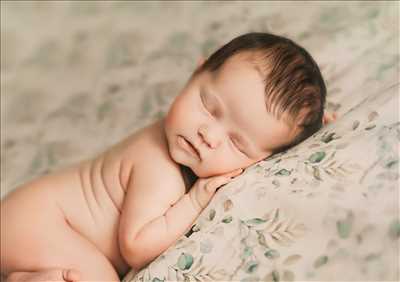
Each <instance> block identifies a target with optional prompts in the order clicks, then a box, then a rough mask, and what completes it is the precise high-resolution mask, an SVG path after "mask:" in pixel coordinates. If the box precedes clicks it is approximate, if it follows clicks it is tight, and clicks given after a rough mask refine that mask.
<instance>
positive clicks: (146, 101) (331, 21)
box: [1, 1, 400, 282]
mask: <svg viewBox="0 0 400 282" xmlns="http://www.w3.org/2000/svg"><path fill="white" fill-rule="evenodd" d="M249 31H267V32H272V33H276V34H281V35H285V36H288V37H290V38H292V39H293V40H295V41H296V42H298V43H299V44H300V45H302V46H304V47H305V48H306V49H307V50H309V52H310V53H311V54H312V55H313V57H314V58H315V59H316V61H317V62H318V63H319V65H320V67H321V70H322V73H323V75H324V77H325V79H326V83H327V88H328V97H327V110H330V111H336V112H337V113H338V116H339V118H338V120H337V121H336V122H335V123H332V124H329V125H328V126H326V127H324V128H323V129H321V130H320V131H318V132H317V133H316V134H314V135H313V136H312V137H310V138H309V139H308V140H306V141H305V142H303V143H301V144H299V145H298V146H296V147H293V148H291V149H290V150H288V151H287V152H285V153H281V154H278V155H275V156H272V157H270V158H268V159H266V160H264V161H261V162H259V163H257V164H255V165H253V166H252V167H250V168H248V169H247V170H246V171H245V173H243V175H241V176H240V177H238V178H236V179H235V181H234V182H232V183H230V184H228V185H226V186H224V188H222V189H220V190H219V191H218V192H217V194H216V195H215V197H214V198H213V200H212V201H211V203H210V205H209V206H208V207H207V208H206V209H205V210H204V211H203V212H202V214H201V215H200V217H199V218H198V220H197V221H196V223H195V224H194V225H193V226H192V229H191V231H190V232H189V233H187V234H186V236H183V237H182V238H180V239H179V240H178V241H177V243H176V244H175V245H174V246H171V247H170V248H169V249H168V250H167V251H166V252H165V253H163V254H162V255H161V256H159V257H158V258H157V259H156V260H155V261H154V262H152V263H151V264H150V265H149V266H148V267H146V268H145V269H143V270H141V271H140V272H139V273H133V272H130V273H129V274H128V275H127V276H126V277H125V279H124V281H125V282H131V281H167V280H168V281H176V280H184V281H222V280H223V281H232V280H235V281H239V280H240V281H305V280H307V281H311V280H312V281H353V280H354V281H371V280H374V281H398V280H400V276H399V275H400V274H399V272H400V271H399V241H400V240H399V238H400V219H399V147H400V146H399V141H400V119H399V92H400V91H399V90H400V89H399V88H400V86H399V60H400V55H399V3H398V2H370V1H361V2H313V1H310V2H297V1H296V2H290V1H282V2H261V1H260V2H228V1H220V2H168V1H166V2H130V1H104V2H94V1H81V2H79V1H62V2H61V1H60V2H59V1H54V2H45V1H37V2H22V1H21V2H20V1H9V2H4V1H2V2H1V50H2V51H1V133H2V134H1V150H2V154H1V187H2V189H1V195H2V196H4V195H5V194H6V193H7V192H8V191H10V190H12V189H13V188H14V187H16V186H17V185H18V184H19V183H22V182H25V181H27V180H28V179H30V178H33V177H36V176H38V175H40V174H43V173H46V172H49V171H52V170H56V169H58V168H60V167H62V166H64V165H67V164H70V163H73V162H76V161H79V160H81V159H84V158H88V157H91V156H93V155H95V154H96V153H98V152H100V151H102V150H103V149H105V148H106V147H108V146H110V145H111V144H113V143H115V142H117V141H118V140H121V139H122V138H124V137H125V136H127V135H129V134H130V133H132V132H133V131H135V130H137V129H139V128H141V127H143V126H145V125H147V124H149V123H150V122H153V121H154V120H155V119H158V118H159V117H160V116H162V115H164V114H165V112H166V111H167V109H168V107H169V105H170V103H171V102H172V100H173V98H174V97H175V96H176V95H177V94H178V93H179V90H180V89H181V88H182V86H183V85H184V83H185V82H186V80H187V79H188V77H189V76H190V74H191V71H192V70H193V69H194V67H195V65H196V61H197V60H198V59H199V58H200V57H202V56H208V55H209V54H210V53H211V52H212V51H213V50H215V49H216V48H218V47H219V46H220V45H221V44H224V43H225V42H227V41H229V40H230V39H232V38H233V37H235V36H237V35H239V34H242V33H245V32H249Z"/></svg>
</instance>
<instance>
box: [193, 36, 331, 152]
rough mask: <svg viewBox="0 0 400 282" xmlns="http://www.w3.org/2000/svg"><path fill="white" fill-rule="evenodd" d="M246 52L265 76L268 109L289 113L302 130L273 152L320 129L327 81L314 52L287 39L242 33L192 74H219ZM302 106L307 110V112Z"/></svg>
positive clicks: (289, 145)
mask: <svg viewBox="0 0 400 282" xmlns="http://www.w3.org/2000/svg"><path fill="white" fill-rule="evenodd" d="M243 52H252V54H253V56H251V58H252V59H251V62H252V63H253V64H254V66H255V68H256V69H257V70H258V71H259V73H260V74H261V75H262V77H263V78H264V83H265V100H266V108H267V111H269V112H271V113H274V115H275V117H277V118H278V119H280V117H281V115H282V113H284V112H287V113H288V114H289V116H290V118H291V123H292V124H294V125H295V126H296V125H297V126H298V127H299V128H300V129H301V130H300V133H298V135H297V136H296V137H295V138H294V140H292V141H291V142H290V143H289V144H284V145H283V146H280V147H279V148H275V149H274V150H273V154H276V153H279V152H282V151H285V150H287V149H288V148H290V147H292V146H295V145H297V144H299V143H300V142H302V141H303V140H305V139H307V138H308V137H309V136H311V135H312V134H314V133H315V132H316V131H318V130H319V129H320V128H321V127H322V125H323V122H322V119H323V113H324V105H325V98H326V86H325V82H324V79H323V77H322V74H321V72H320V70H319V67H318V65H317V63H316V62H315V61H314V59H313V58H312V57H311V55H310V54H309V53H308V52H307V51H306V50H305V49H304V48H303V47H301V46H299V45H297V44H296V43H294V42H293V41H292V40H290V39H288V38H285V37H282V36H277V35H273V34H270V33H260V32H253V33H247V34H243V35H241V36H239V37H236V38H234V39H233V40H231V41H230V42H228V43H227V44H225V45H224V46H222V47H221V48H219V49H218V50H217V51H215V52H214V53H213V54H212V55H211V56H210V57H209V58H208V59H207V60H206V61H205V62H204V63H203V64H202V65H201V66H200V67H199V68H198V69H197V70H196V71H195V72H194V73H193V75H192V77H194V76H196V75H197V74H199V73H201V72H203V71H209V72H211V73H217V72H218V70H219V69H220V68H221V66H222V65H223V64H224V62H225V61H226V60H228V59H229V58H230V57H232V56H233V55H236V54H239V53H243ZM267 102H268V103H267ZM271 106H274V108H273V109H272V108H271ZM303 109H307V111H306V113H305V114H304V112H303V113H301V110H303ZM300 114H301V115H302V116H301V117H300ZM298 118H300V119H301V120H300V122H298V121H296V120H297V119H298Z"/></svg>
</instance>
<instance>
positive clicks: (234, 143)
mask: <svg viewBox="0 0 400 282" xmlns="http://www.w3.org/2000/svg"><path fill="white" fill-rule="evenodd" d="M230 139H231V142H232V144H233V146H235V148H236V150H238V151H239V152H240V153H242V154H243V155H246V156H247V154H246V153H245V152H243V151H242V150H241V149H240V147H239V146H237V145H236V142H235V141H234V140H233V138H230Z"/></svg>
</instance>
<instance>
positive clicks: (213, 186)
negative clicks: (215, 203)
mask: <svg viewBox="0 0 400 282" xmlns="http://www.w3.org/2000/svg"><path fill="white" fill-rule="evenodd" d="M228 182H229V177H228V176H219V177H217V178H214V179H211V180H210V182H208V183H207V184H206V189H207V191H208V192H215V191H216V190H217V189H218V188H219V187H221V186H222V185H224V184H226V183H228Z"/></svg>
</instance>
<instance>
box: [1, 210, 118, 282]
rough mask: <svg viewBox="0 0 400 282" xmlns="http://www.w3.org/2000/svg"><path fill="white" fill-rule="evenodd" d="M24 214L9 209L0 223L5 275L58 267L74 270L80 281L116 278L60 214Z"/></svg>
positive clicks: (116, 275)
mask: <svg viewBox="0 0 400 282" xmlns="http://www.w3.org/2000/svg"><path fill="white" fill-rule="evenodd" d="M24 217H25V218H21V215H20V214H18V213H14V214H11V212H10V213H9V214H8V216H7V219H6V220H5V221H3V222H2V227H6V228H1V237H2V238H1V239H2V240H1V249H2V250H1V268H2V271H4V272H5V274H6V275H8V274H9V273H12V272H21V271H29V272H43V271H46V270H48V269H52V268H53V269H54V268H58V269H76V270H77V271H78V272H79V274H80V278H81V280H80V281H113V282H114V281H120V280H119V277H118V274H117V272H116V271H115V269H114V267H113V265H112V264H111V263H110V262H109V260H108V259H107V258H106V257H105V256H104V255H103V253H101V252H100V251H99V250H98V249H97V248H96V246H95V245H94V244H92V243H91V242H90V241H88V240H87V239H86V238H84V237H83V236H81V235H80V234H79V233H77V232H76V231H75V230H73V229H72V228H71V227H70V226H69V225H68V223H67V222H66V221H65V220H64V218H63V217H62V215H60V214H56V213H55V211H54V210H49V214H48V216H47V217H46V218H35V219H29V218H26V217H27V215H24ZM31 223H33V224H31ZM3 224H4V226H3ZM39 281H40V280H39Z"/></svg>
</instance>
